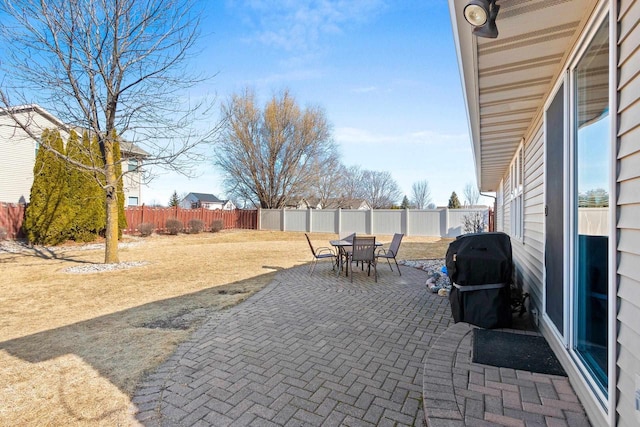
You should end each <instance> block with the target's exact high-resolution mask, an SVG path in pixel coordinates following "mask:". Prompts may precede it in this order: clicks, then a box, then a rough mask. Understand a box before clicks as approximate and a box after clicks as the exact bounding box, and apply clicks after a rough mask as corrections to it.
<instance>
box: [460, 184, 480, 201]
mask: <svg viewBox="0 0 640 427" xmlns="http://www.w3.org/2000/svg"><path fill="white" fill-rule="evenodd" d="M462 195H463V196H464V204H465V205H467V206H469V207H471V206H475V205H477V204H478V200H480V192H479V191H478V187H476V186H475V185H473V184H472V183H470V182H468V183H467V185H465V186H464V189H463V190H462Z"/></svg>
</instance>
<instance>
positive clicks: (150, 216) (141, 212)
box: [0, 202, 258, 239]
mask: <svg viewBox="0 0 640 427" xmlns="http://www.w3.org/2000/svg"><path fill="white" fill-rule="evenodd" d="M25 208H26V206H25V205H22V204H15V203H4V202H0V236H1V235H2V234H3V233H2V231H3V230H4V231H5V232H6V234H7V235H6V238H7V239H16V238H18V237H22V222H23V221H24V211H25ZM125 215H126V217H127V224H128V225H127V229H126V230H124V232H125V233H126V234H135V233H137V229H138V225H140V224H141V223H143V222H148V223H151V224H153V225H154V226H155V229H156V230H157V231H158V232H163V231H165V230H166V228H165V224H166V222H167V219H169V218H177V219H179V220H180V221H182V223H183V224H184V226H185V227H188V225H189V220H191V219H194V218H197V219H201V220H202V221H204V226H205V230H210V229H211V223H212V222H213V221H214V220H222V223H223V224H224V225H223V227H224V228H225V229H227V228H246V229H252V230H255V229H257V228H258V211H257V210H239V209H236V210H232V211H223V210H215V211H213V210H208V209H204V208H201V209H182V208H153V207H147V206H144V205H142V206H130V207H127V208H125Z"/></svg>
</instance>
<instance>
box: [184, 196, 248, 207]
mask: <svg viewBox="0 0 640 427" xmlns="http://www.w3.org/2000/svg"><path fill="white" fill-rule="evenodd" d="M180 207H181V208H184V209H199V208H205V209H209V210H216V209H222V210H225V211H230V210H233V209H235V208H236V207H235V205H234V204H233V202H232V201H231V200H220V199H218V198H217V197H216V196H214V195H213V194H207V193H189V194H187V195H186V196H185V197H184V199H182V201H180Z"/></svg>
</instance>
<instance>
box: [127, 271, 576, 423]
mask: <svg viewBox="0 0 640 427" xmlns="http://www.w3.org/2000/svg"><path fill="white" fill-rule="evenodd" d="M401 268H402V276H401V277H400V276H398V274H397V273H395V272H394V273H391V272H390V271H389V269H388V267H387V266H386V264H384V265H383V264H381V265H380V268H379V270H380V277H379V279H378V282H377V283H375V282H374V280H373V277H367V275H366V273H363V272H356V275H355V276H354V283H350V282H349V279H348V278H345V277H344V276H340V277H336V275H335V273H333V272H332V271H331V267H330V265H329V264H326V263H325V264H321V265H319V266H318V267H317V268H316V271H315V272H314V274H313V276H309V274H308V267H307V266H301V267H296V268H292V269H288V270H283V271H281V272H279V273H278V275H277V277H276V279H275V280H274V282H273V283H271V284H270V285H269V286H267V287H266V288H265V289H263V290H262V291H260V292H258V293H257V294H255V295H253V296H252V297H250V298H249V299H247V300H246V301H245V302H243V303H241V304H239V305H237V306H235V307H232V308H230V309H228V310H225V311H223V312H221V313H219V314H217V315H216V316H214V317H212V318H211V319H209V320H208V321H207V322H206V323H205V324H204V325H203V326H202V327H201V328H200V329H199V330H198V331H197V332H195V333H194V334H193V336H192V337H191V338H190V339H189V340H188V341H187V342H185V343H183V344H182V345H180V346H179V348H178V349H177V351H176V352H175V353H174V355H173V356H171V357H170V358H169V359H168V360H167V361H166V362H165V363H164V364H163V365H161V366H160V367H159V368H158V369H157V370H156V371H155V372H154V373H152V374H150V375H149V376H148V377H147V378H146V379H145V380H144V381H143V382H142V383H141V385H140V386H139V388H138V389H137V391H136V393H135V395H134V398H133V403H134V404H135V406H136V408H137V419H138V420H139V421H140V422H141V423H142V424H144V425H146V426H228V425H233V426H307V425H308V426H319V425H327V426H338V425H345V426H373V425H380V426H422V425H424V424H425V409H426V412H427V415H428V416H429V420H428V423H429V425H430V426H440V425H443V426H444V425H464V423H465V416H466V415H465V414H467V413H468V414H467V415H469V417H468V418H466V421H471V422H474V423H475V422H477V423H476V424H474V425H501V424H500V422H502V421H505V423H504V425H525V424H524V423H525V421H522V424H514V421H513V420H512V418H513V417H511V415H512V414H514V413H513V412H508V411H510V408H511V406H513V405H515V406H517V409H518V410H521V412H523V413H527V410H528V409H531V410H533V411H534V412H538V413H540V408H539V407H543V406H544V402H541V403H542V404H543V405H538V406H534V405H533V402H529V401H528V400H527V399H526V398H520V400H518V402H516V400H517V398H516V394H518V392H519V389H517V385H516V389H513V388H512V387H513V386H509V387H511V388H507V389H506V390H505V391H504V392H503V391H502V389H501V386H500V385H497V386H494V384H493V383H491V382H489V383H486V384H484V385H481V384H479V383H478V382H480V380H481V379H480V377H479V376H478V375H477V374H478V372H479V371H478V370H479V369H481V368H477V367H474V368H472V369H468V368H469V366H470V362H469V360H466V359H464V357H465V355H467V357H468V354H469V351H470V347H469V342H468V340H467V341H465V339H466V337H467V335H468V334H465V333H464V332H465V331H467V332H468V330H467V329H459V328H460V327H463V328H465V327H466V328H469V327H468V326H467V325H466V324H458V325H455V327H454V328H449V327H450V326H451V325H452V319H451V315H450V309H449V303H448V300H447V298H444V297H440V296H438V295H435V294H432V293H429V292H427V291H426V287H425V281H426V273H424V272H422V271H420V270H418V269H413V268H408V267H401ZM460 325H461V326H460ZM461 331H462V332H461ZM445 332H447V333H450V334H451V338H452V339H444V338H442V337H446V336H447V334H445ZM439 339H440V340H439ZM432 347H433V348H434V350H433V351H432V352H431V354H430V351H431V348H432ZM447 354H448V356H447ZM442 355H444V356H445V357H444V361H442V360H439V359H437V357H440V356H442ZM460 360H462V362H461V363H462V365H456V363H457V362H456V361H460ZM471 365H473V364H471ZM464 369H467V371H465V370H464ZM495 369H498V368H495ZM464 372H466V377H465V374H464ZM469 372H472V373H471V374H470V373H469ZM454 373H456V374H457V375H456V376H455V377H454V375H453V374H454ZM423 374H424V380H425V381H424V382H423ZM492 375H493V374H491V373H490V374H489V376H486V378H487V379H488V381H494V382H496V381H499V380H498V379H496V378H495V375H494V376H492ZM507 376H509V375H507ZM443 377H444V378H445V382H446V381H448V380H447V379H450V383H447V384H446V386H445V387H448V390H449V394H448V396H449V397H450V396H453V400H451V401H449V402H446V401H445V400H437V399H431V398H430V397H429V396H427V395H428V394H429V393H430V392H433V391H434V390H442V389H441V388H440V387H442V385H441V384H438V383H439V382H442V381H441V379H442V378H443ZM463 377H464V378H463ZM429 378H440V380H436V381H435V383H436V385H430V384H432V383H433V382H431V383H430V382H429V381H428V379H429ZM483 378H484V377H483ZM454 383H455V384H454ZM487 384H488V385H489V388H491V387H492V386H494V387H493V388H494V389H495V390H498V391H495V390H494V391H493V394H489V396H490V398H489V399H488V400H485V399H484V398H482V399H481V401H478V400H477V398H478V396H482V395H483V394H485V391H486V390H485V389H484V388H483V389H480V388H477V389H475V390H471V391H472V392H473V393H472V395H471V398H476V400H468V403H467V404H466V410H465V406H464V403H465V402H466V401H461V400H460V398H459V397H460V396H466V395H465V393H467V392H468V389H470V388H471V389H473V387H476V386H477V387H486V386H487ZM527 384H529V383H527ZM423 386H424V390H425V393H426V394H425V395H424V396H423ZM567 387H568V390H571V388H570V386H569V385H568V382H566V386H565V385H564V383H563V384H562V385H561V390H562V391H563V392H564V393H566V392H567ZM454 390H455V391H454ZM544 390H546V389H544ZM544 390H543V391H544ZM498 394H499V396H498ZM491 396H493V397H491ZM567 396H568V395H567ZM423 397H424V402H426V406H427V408H423ZM431 397H433V396H431ZM436 397H437V396H436ZM441 397H442V396H441ZM456 399H458V400H457V401H456ZM501 399H505V402H506V403H502V400H501ZM571 399H575V396H574V397H573V398H571V397H570V396H569V397H566V398H565V400H571ZM561 400H562V399H556V400H554V402H555V401H561ZM576 402H577V400H575V402H572V403H573V405H574V406H572V407H571V408H570V409H571V411H570V414H577V415H576V417H579V416H580V413H579V412H576V411H575V410H576V407H575V405H579V404H577V403H576ZM440 403H441V404H442V405H444V406H442V405H440ZM525 403H526V406H525ZM529 403H531V405H530V404H529ZM460 404H462V406H458V405H460ZM518 404H519V405H520V406H518ZM553 404H555V403H553ZM446 405H450V406H446ZM472 405H476V406H472ZM478 405H480V406H479V407H478ZM509 405H511V406H509ZM498 406H499V408H498ZM434 408H436V409H438V410H439V411H440V412H436V413H435V414H434V412H433V411H434ZM478 408H479V409H478ZM496 408H497V409H496ZM547 409H549V408H548V407H547ZM461 410H462V412H461ZM549 410H551V409H549ZM429 411H431V412H429ZM472 411H474V412H472ZM485 412H486V413H488V414H489V415H488V417H489V418H487V415H485ZM556 413H557V412H554V414H556ZM460 414H463V415H460ZM434 415H435V417H434ZM492 417H493V418H492ZM500 417H503V418H500ZM555 418H557V420H555ZM576 419H580V420H584V419H585V418H584V415H583V414H582V418H576ZM523 420H524V419H523ZM540 420H542V421H543V422H544V420H545V419H544V417H543V418H540V417H531V418H530V419H529V421H530V422H527V423H526V425H545V424H538V421H540ZM554 420H555V421H561V422H564V423H565V424H561V423H557V424H553V425H576V424H575V423H573V422H572V421H573V419H571V416H570V417H569V419H567V417H566V416H565V417H554ZM518 421H520V420H518ZM534 421H535V424H533V422H534Z"/></svg>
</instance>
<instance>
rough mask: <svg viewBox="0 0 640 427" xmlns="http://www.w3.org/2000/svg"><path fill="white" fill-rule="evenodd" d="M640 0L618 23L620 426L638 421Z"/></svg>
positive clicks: (629, 3) (623, 5) (623, 8)
mask: <svg viewBox="0 0 640 427" xmlns="http://www.w3.org/2000/svg"><path fill="white" fill-rule="evenodd" d="M638 22H640V1H633V0H623V1H621V2H620V3H619V10H618V23H619V27H618V28H619V31H620V33H619V38H618V123H619V127H618V138H619V139H618V176H617V183H618V197H617V229H618V269H617V272H618V304H619V307H618V316H617V320H618V358H617V366H618V381H617V389H618V400H617V405H616V410H617V412H618V425H620V426H636V425H638V418H637V415H636V414H637V411H635V401H634V395H635V390H636V381H637V380H636V375H638V374H640V323H639V322H638V320H639V319H640V49H639V48H638V46H640V25H639V24H638Z"/></svg>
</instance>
